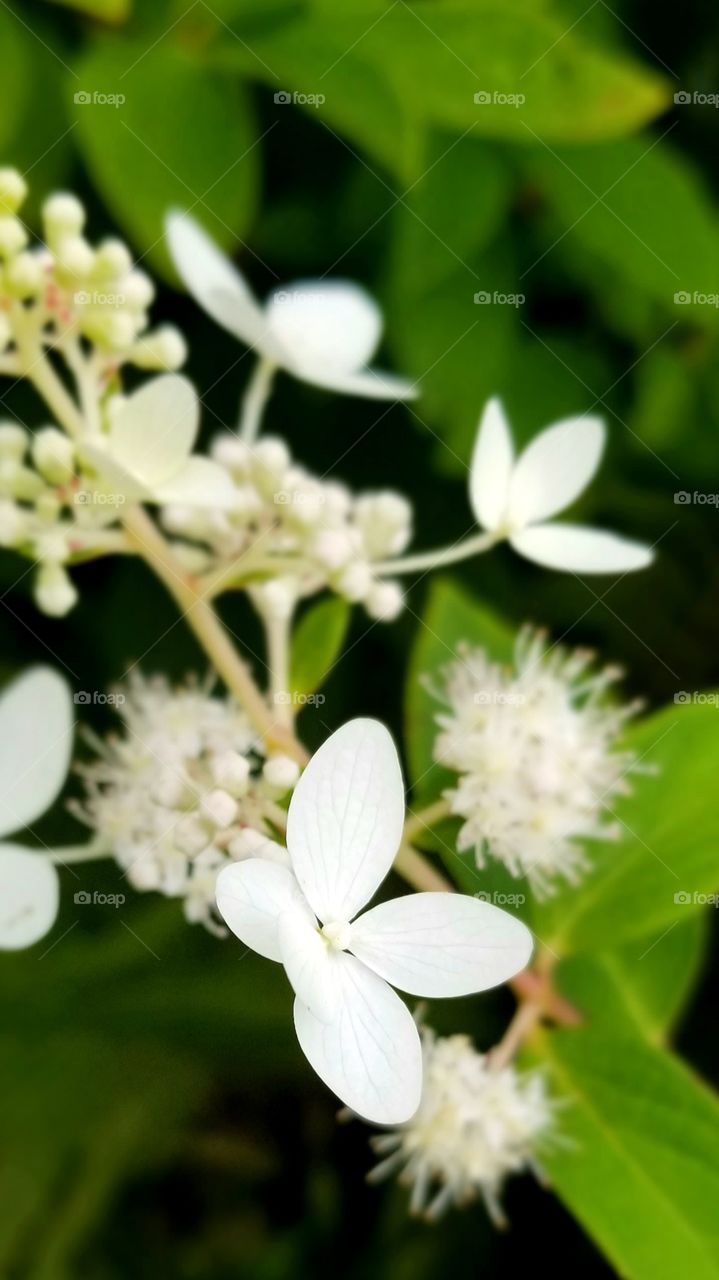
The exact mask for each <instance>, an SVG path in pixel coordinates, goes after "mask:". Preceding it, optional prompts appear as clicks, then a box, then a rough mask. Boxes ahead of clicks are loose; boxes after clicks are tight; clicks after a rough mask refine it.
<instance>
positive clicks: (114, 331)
mask: <svg viewBox="0 0 719 1280" xmlns="http://www.w3.org/2000/svg"><path fill="white" fill-rule="evenodd" d="M79 321H80V327H81V328H82V331H83V333H84V334H85V336H86V337H88V338H90V339H91V340H92V341H93V342H96V343H97V344H98V346H102V347H108V348H109V349H110V350H111V351H124V350H126V349H127V348H128V347H131V346H132V344H133V342H134V340H135V332H136V322H135V320H134V319H133V318H132V316H131V315H129V313H128V312H127V311H114V312H110V311H106V312H103V313H101V314H98V313H97V312H96V313H94V314H91V315H87V316H84V315H80V317H79Z"/></svg>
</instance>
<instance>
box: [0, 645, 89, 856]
mask: <svg viewBox="0 0 719 1280" xmlns="http://www.w3.org/2000/svg"><path fill="white" fill-rule="evenodd" d="M72 733H73V716H72V703H71V701H70V691H69V689H68V687H67V684H66V683H65V681H64V680H63V679H62V677H61V676H59V675H58V674H57V672H55V671H52V670H51V668H50V667H32V668H31V669H30V670H29V671H26V672H25V673H24V675H22V676H20V677H19V679H17V680H14V681H13V682H12V684H11V685H9V687H8V688H7V689H5V690H4V692H3V693H2V695H1V696H0V836H3V835H8V834H9V832H11V831H19V830H20V829H21V828H22V827H27V826H29V825H30V824H31V823H33V822H34V821H35V819H36V818H39V817H41V815H42V814H43V813H44V812H45V810H46V809H49V808H50V805H51V804H52V802H53V800H54V799H55V797H56V796H57V795H58V792H59V791H60V789H61V787H62V784H63V782H64V781H65V778H66V777H67V771H68V768H69V766H70V753H71V751H72Z"/></svg>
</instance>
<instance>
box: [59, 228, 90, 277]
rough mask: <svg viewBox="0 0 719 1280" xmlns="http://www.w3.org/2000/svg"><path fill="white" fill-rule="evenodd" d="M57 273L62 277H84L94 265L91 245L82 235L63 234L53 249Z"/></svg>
mask: <svg viewBox="0 0 719 1280" xmlns="http://www.w3.org/2000/svg"><path fill="white" fill-rule="evenodd" d="M55 257H56V261H57V270H58V273H59V274H60V275H61V276H63V277H71V278H72V279H75V278H76V277H78V276H79V277H81V278H84V277H85V276H88V275H89V274H90V272H91V271H92V268H93V266H94V265H95V254H94V251H93V249H92V246H91V245H90V244H88V242H87V240H85V238H84V237H83V236H63V237H62V239H61V240H60V241H59V243H58V246H57V249H56V251H55Z"/></svg>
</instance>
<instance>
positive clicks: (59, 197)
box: [42, 191, 85, 241]
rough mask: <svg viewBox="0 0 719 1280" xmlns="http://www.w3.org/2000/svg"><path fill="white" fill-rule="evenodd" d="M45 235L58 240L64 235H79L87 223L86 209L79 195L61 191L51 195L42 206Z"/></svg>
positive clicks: (49, 238)
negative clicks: (78, 197)
mask: <svg viewBox="0 0 719 1280" xmlns="http://www.w3.org/2000/svg"><path fill="white" fill-rule="evenodd" d="M42 218H43V223H44V226H45V236H46V238H47V239H48V240H52V241H57V240H60V239H61V238H62V237H63V236H79V235H80V232H81V231H82V229H83V227H84V225H85V210H84V209H83V207H82V204H81V203H80V201H79V200H78V199H77V196H73V195H69V194H66V193H65V192H63V191H61V192H58V193H57V194H56V195H54V196H50V198H49V200H46V201H45V203H44V205H43V207H42Z"/></svg>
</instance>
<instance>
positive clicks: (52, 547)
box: [34, 525, 69, 564]
mask: <svg viewBox="0 0 719 1280" xmlns="http://www.w3.org/2000/svg"><path fill="white" fill-rule="evenodd" d="M34 547H35V555H36V557H37V559H38V560H48V561H51V562H54V563H56V564H60V563H62V562H63V561H65V560H67V557H68V553H69V547H68V542H67V535H66V532H65V529H64V528H63V527H62V526H60V525H58V526H56V527H55V528H50V529H45V530H43V531H42V532H40V533H37V534H36V535H35V538H34Z"/></svg>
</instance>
